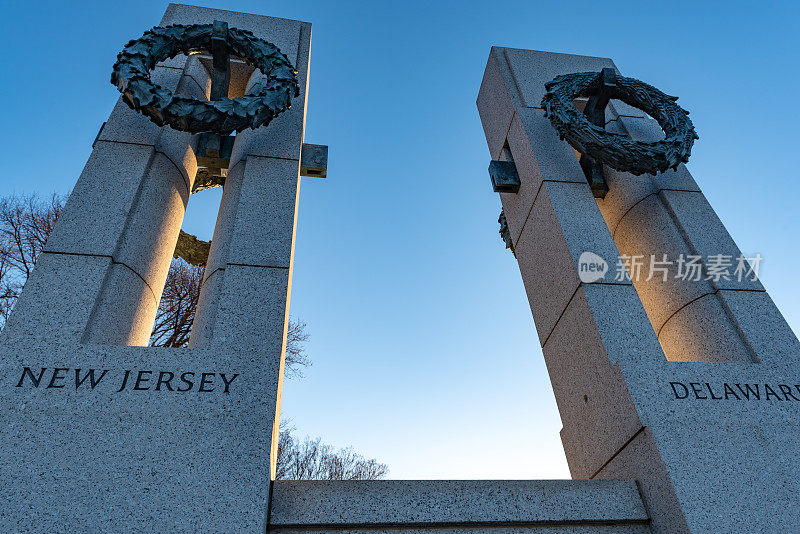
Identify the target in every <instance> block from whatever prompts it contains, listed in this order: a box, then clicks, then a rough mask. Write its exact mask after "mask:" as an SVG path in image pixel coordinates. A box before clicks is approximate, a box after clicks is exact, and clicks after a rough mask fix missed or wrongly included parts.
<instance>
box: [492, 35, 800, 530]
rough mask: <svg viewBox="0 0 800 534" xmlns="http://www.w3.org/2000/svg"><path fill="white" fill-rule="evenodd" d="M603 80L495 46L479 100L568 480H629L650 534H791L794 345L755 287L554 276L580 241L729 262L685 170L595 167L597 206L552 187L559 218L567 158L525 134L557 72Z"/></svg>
mask: <svg viewBox="0 0 800 534" xmlns="http://www.w3.org/2000/svg"><path fill="white" fill-rule="evenodd" d="M613 66H614V65H613V63H612V62H611V61H610V60H607V59H604V58H590V57H581V56H571V55H567V54H556V53H548V52H537V51H528V50H519V49H505V48H500V47H493V48H492V50H491V52H490V57H489V61H488V63H487V67H486V72H485V75H484V79H483V83H482V84H481V89H480V92H479V96H478V110H479V113H480V116H481V120H482V122H483V127H484V132H485V134H486V140H487V146H488V148H489V153H490V155H491V157H492V158H493V159H497V158H498V157H499V156H500V155H501V154H502V156H503V159H505V160H513V161H514V162H515V164H516V166H517V169H518V172H519V176H520V180H521V182H522V183H521V187H520V191H519V193H518V194H517V195H512V194H507V193H506V194H501V195H500V200H501V202H502V205H503V211H504V212H505V214H506V217H507V219H508V221H509V226H510V228H511V232H512V237H514V238H515V239H516V242H515V245H516V252H517V254H516V256H517V260H518V262H519V267H520V273H521V276H522V281H523V284H524V286H525V288H526V290H527V292H528V297H529V300H530V304H531V310H532V312H533V316H534V320H535V322H536V326H537V330H538V332H539V336H540V341H541V342H542V344H543V345H544V356H545V362H546V364H547V368H548V372H549V373H550V377H551V380H552V383H553V391H554V393H555V395H556V400H557V403H558V408H559V412H560V414H561V419H562V422H563V424H564V429H563V430H562V432H561V436H562V440H563V443H564V449H565V451H566V454H567V460H568V462H569V466H570V470H571V472H572V474H573V476H574V477H576V478H589V477H593V478H595V479H599V478H634V479H636V481H637V483H638V486H639V489H640V490H641V493H642V497H643V501H644V503H645V506H646V508H647V510H648V512H649V515H650V518H651V525H650V527H651V528H652V530H653V532H656V533H673V532H698V533H699V532H794V531H798V530H800V509H799V508H798V507H797V506H793V505H791V504H789V503H794V502H796V500H797V498H796V496H797V494H798V492H800V479H798V478H797V472H798V469H800V453H798V448H797V447H796V446H794V445H793V444H792V441H791V440H792V438H791V436H795V435H797V432H798V428H800V425H798V423H797V422H798V420H800V365H799V362H798V358H799V357H800V356H799V355H800V342H798V340H797V338H796V336H795V335H794V333H793V332H792V331H791V329H790V328H789V326H788V325H787V324H786V321H785V320H784V319H783V317H782V316H781V314H780V312H779V311H778V310H777V308H775V305H774V303H773V302H772V300H771V299H770V298H769V296H768V295H767V293H766V292H765V291H764V289H763V287H762V286H761V284H760V283H758V282H750V281H746V282H739V281H738V280H720V281H718V282H717V281H714V280H708V281H702V282H699V283H696V282H681V283H675V281H674V280H671V281H668V282H659V281H650V282H649V283H647V281H646V280H645V281H644V283H642V282H634V284H633V285H613V284H608V283H593V284H584V283H581V284H580V285H577V284H576V283H575V277H576V276H577V272H576V269H578V265H577V263H576V262H574V261H573V263H572V266H567V265H566V264H567V263H568V262H565V261H564V260H565V258H569V257H572V258H573V259H574V258H575V257H576V256H578V255H579V254H581V253H582V252H584V251H586V249H585V248H584V247H586V246H588V245H589V244H590V242H591V241H590V238H591V240H593V241H594V242H596V243H600V244H602V246H601V247H600V250H601V251H605V250H608V247H607V246H606V245H605V243H606V242H611V243H613V244H614V245H615V246H616V247H617V248H618V250H619V251H620V252H622V253H627V254H644V255H647V256H648V260H649V255H650V254H656V255H657V259H660V258H661V254H667V255H668V256H669V257H670V258H671V259H673V260H674V259H675V257H676V256H678V255H680V254H682V253H683V254H699V255H703V256H707V255H710V254H723V255H738V248H737V247H736V245H735V243H734V241H733V239H732V238H731V237H730V235H729V234H728V232H727V231H726V230H725V228H724V226H723V224H722V222H720V220H719V218H718V217H717V216H716V214H715V213H714V210H713V209H712V208H711V206H710V205H709V204H708V201H707V200H706V199H705V197H704V196H703V195H702V193H701V192H700V189H699V187H697V184H696V182H695V180H694V179H693V178H692V176H691V174H689V171H688V170H687V169H686V167H685V166H679V168H678V170H677V171H669V172H667V173H664V174H660V175H658V176H641V177H633V176H631V175H629V174H626V173H618V172H616V171H613V170H612V169H606V171H607V177H608V182H609V186H610V191H609V193H608V195H607V196H606V198H605V199H603V200H600V199H597V200H594V203H593V205H592V206H587V203H586V202H585V201H584V197H586V196H590V195H591V193H590V191H589V186H588V184H586V183H585V181H581V180H577V181H575V183H574V184H572V183H571V184H563V186H562V192H563V193H564V194H563V196H562V197H561V198H560V199H559V200H558V202H557V203H556V202H555V198H554V197H553V196H552V195H551V194H550V191H551V184H554V183H558V182H556V180H559V179H561V180H563V179H564V178H570V177H573V176H574V172H575V167H576V162H577V155H576V154H575V153H574V152H572V153H570V152H569V151H566V150H564V146H566V143H565V142H561V145H564V146H560V145H556V144H554V142H553V135H552V132H547V130H546V129H537V128H534V127H533V126H532V124H533V123H532V122H531V121H532V120H533V119H532V117H533V116H534V114H535V113H537V112H538V110H537V109H534V108H533V107H531V106H536V105H537V103H538V102H539V100H540V99H541V95H542V93H543V91H544V84H545V83H546V82H548V81H550V80H551V79H553V77H554V76H556V75H558V74H564V73H569V72H579V71H586V70H599V68H602V67H613ZM633 74H635V73H633ZM667 89H668V88H667ZM607 112H608V113H607V121H608V128H609V129H611V130H613V131H616V132H618V133H622V134H627V135H630V136H631V138H633V139H637V140H652V139H658V138H659V136H661V138H663V132H659V131H658V130H659V128H658V126H657V125H656V124H655V122H654V121H652V119H649V118H647V117H644V116H642V115H641V114H637V112H636V110H631V109H626V108H625V107H624V106H620V105H618V103H616V102H613V103H612V105H611V106H609V109H608V110H607ZM526 117H527V121H526V120H524V119H526ZM517 123H522V125H524V128H522V127H520V126H518V125H517ZM525 136H527V139H526V138H525ZM503 147H507V148H508V150H503ZM548 180H550V181H548ZM566 186H570V187H572V188H573V189H571V190H570V189H567V188H566ZM570 191H571V194H567V193H569V192H570ZM540 203H544V205H543V206H540ZM557 205H560V206H561V210H562V211H561V212H559V209H558V208H557ZM531 206H532V209H531ZM598 218H602V219H603V220H604V221H605V224H603V225H598V224H597V223H596V221H597V219H598ZM532 222H535V223H534V224H532ZM581 233H583V234H584V235H583V238H582V239H572V240H571V239H570V238H569V236H571V235H573V236H574V235H581ZM565 249H566V250H565ZM589 251H592V250H591V249H589ZM601 255H602V254H601ZM553 269H556V270H557V271H558V273H559V276H560V278H559V279H556V277H555V275H553V274H552V273H550V271H551V270H553ZM610 270H611V272H612V275H613V272H614V270H615V266H614V265H610ZM645 274H646V273H645ZM645 278H646V277H645ZM607 279H608V277H606V281H607ZM569 280H572V282H568V281H569ZM687 284H695V285H694V286H690V285H687ZM571 285H572V286H575V291H574V293H572V294H570V295H569V296H568V297H566V299H565V294H566V293H567V292H568V289H567V288H568V287H569V286H571ZM562 286H563V287H562ZM554 321H555V324H554V326H552V327H551V325H553V323H554ZM657 330H660V336H659V337H656V331H657ZM669 360H674V361H669Z"/></svg>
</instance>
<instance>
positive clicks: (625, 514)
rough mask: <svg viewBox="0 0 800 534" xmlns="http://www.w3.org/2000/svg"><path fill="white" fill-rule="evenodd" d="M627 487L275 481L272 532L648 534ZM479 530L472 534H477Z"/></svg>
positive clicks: (632, 489) (620, 483)
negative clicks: (568, 529) (572, 532)
mask: <svg viewBox="0 0 800 534" xmlns="http://www.w3.org/2000/svg"><path fill="white" fill-rule="evenodd" d="M647 523H648V517H647V513H646V512H645V509H644V507H643V506H642V502H641V498H640V496H639V492H638V490H637V489H636V484H635V483H634V482H633V481H626V480H388V481H382V480H381V481H276V482H275V486H274V488H273V500H272V507H271V514H270V532H289V531H290V530H291V531H300V532H317V531H326V530H333V529H334V528H336V529H337V532H338V529H341V528H344V529H346V531H349V532H383V531H386V529H387V528H389V527H391V528H392V530H393V531H395V532H420V531H425V532H429V531H430V530H429V529H433V532H483V531H486V532H492V533H498V532H508V533H510V532H531V531H535V532H548V531H550V530H549V529H555V528H556V527H558V528H560V529H561V530H553V531H555V532H564V529H563V527H565V526H567V527H571V529H575V531H576V532H585V533H587V534H588V533H599V532H604V533H605V532H608V533H611V532H615V533H617V532H630V533H632V532H648V527H647ZM476 529H477V530H476Z"/></svg>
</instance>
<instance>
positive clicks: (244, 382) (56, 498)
mask: <svg viewBox="0 0 800 534" xmlns="http://www.w3.org/2000/svg"><path fill="white" fill-rule="evenodd" d="M0 355H1V356H2V358H1V359H0V362H2V363H1V364H0V376H3V377H4V378H3V383H2V388H0V404H1V405H2V406H3V422H4V424H3V440H2V442H1V443H0V450H2V455H3V459H4V461H3V462H2V465H0V499H2V502H3V506H2V513H0V531H2V532H41V533H51V532H141V531H143V530H144V531H152V532H187V531H191V532H241V533H249V532H263V531H264V525H265V523H266V510H267V506H268V495H269V486H270V473H269V455H270V434H271V430H272V417H270V414H274V413H275V396H274V392H275V388H276V386H275V384H276V381H277V377H276V375H275V374H274V372H273V373H271V372H270V371H269V370H268V369H266V368H265V367H264V366H262V365H261V363H262V362H261V361H260V360H259V359H258V358H253V357H252V354H248V355H247V356H245V357H242V355H241V354H239V353H236V352H235V351H229V350H228V351H214V352H210V351H208V352H206V351H201V352H198V351H194V350H187V349H163V348H142V347H117V346H102V345H88V344H71V345H62V344H58V343H48V344H44V343H42V344H37V345H28V347H27V350H26V351H25V353H24V357H23V353H22V351H11V350H6V349H2V353H1V354H0ZM23 366H31V367H32V368H33V369H34V370H38V369H41V368H42V367H45V368H46V372H45V375H46V378H43V380H42V382H43V383H41V384H40V385H39V387H34V386H33V385H32V384H31V382H30V380H26V381H25V384H24V386H23V387H20V388H17V387H15V385H16V383H17V381H18V380H19V378H20V375H21V370H22V367H23ZM56 367H61V368H68V370H67V371H66V373H64V374H66V378H65V380H64V381H63V382H61V383H62V384H64V385H65V387H64V388H48V387H47V385H48V384H49V381H50V379H51V377H52V371H53V369H54V368H56ZM78 367H80V368H81V374H83V373H86V372H87V371H88V369H92V368H93V369H95V370H96V375H95V376H99V375H100V374H101V372H102V370H107V373H106V375H105V376H104V378H103V379H102V380H101V381H100V382H99V383H98V384H97V386H96V387H95V388H94V389H91V387H90V385H89V383H88V381H86V382H84V383H83V384H82V385H81V386H80V387H76V386H75V375H74V374H73V373H74V371H75V369H74V368H78ZM126 370H131V375H132V376H131V378H129V380H128V382H127V384H126V387H125V388H124V390H123V391H121V392H118V390H119V389H120V387H121V385H122V384H123V377H124V374H125V371H126ZM142 370H144V371H151V374H149V375H145V376H144V378H146V379H147V380H146V381H144V382H140V384H139V388H140V389H139V390H133V388H134V387H135V386H136V379H138V377H139V371H142ZM162 371H167V372H171V373H174V375H175V376H174V380H173V381H172V386H173V390H172V391H170V390H169V389H168V388H167V387H166V386H162V387H161V388H160V389H159V390H158V391H156V390H155V386H156V382H157V379H158V378H159V377H160V376H161V375H160V372H162ZM184 373H192V374H190V375H186V376H184ZM201 373H210V375H208V374H207V375H206V384H205V385H204V391H203V392H200V391H199V388H200V384H201V379H202V374H201ZM220 373H226V374H227V377H228V378H230V377H232V376H233V375H234V374H235V375H238V376H237V377H236V378H235V379H233V381H232V382H231V383H230V386H229V389H228V392H227V393H226V392H225V391H224V388H223V387H221V386H222V383H221V377H220ZM37 374H38V373H37ZM181 377H184V378H186V379H187V380H190V381H191V382H192V388H191V390H189V391H178V389H186V388H187V387H188V383H186V382H183V381H182V380H181ZM209 379H210V382H209ZM142 388H144V389H142ZM234 511H235V514H236V518H235V520H234V519H232V516H231V514H232V513H233V512H234Z"/></svg>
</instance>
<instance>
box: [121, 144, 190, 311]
mask: <svg viewBox="0 0 800 534" xmlns="http://www.w3.org/2000/svg"><path fill="white" fill-rule="evenodd" d="M188 202H189V193H188V190H187V189H186V184H185V182H184V177H183V176H182V175H181V173H179V172H178V170H177V169H176V168H175V166H174V164H173V163H172V162H171V161H170V160H168V159H167V158H166V157H165V156H164V155H163V154H160V153H157V154H156V155H155V157H154V158H153V160H152V162H151V164H150V168H149V169H148V171H147V175H146V176H145V177H144V179H143V181H142V186H141V189H140V191H139V194H138V197H137V201H136V203H135V205H134V206H133V209H132V210H131V212H130V213H129V214H128V220H127V224H126V227H125V231H124V233H123V235H122V238H121V240H120V242H119V245H118V247H117V250H116V251H115V253H114V260H115V261H117V262H121V263H124V264H125V265H127V266H128V267H129V268H130V269H131V270H132V271H134V272H135V273H136V274H137V275H138V276H140V277H141V278H142V279H143V280H145V281H146V282H147V284H148V285H150V287H152V288H153V291H154V293H155V298H156V300H158V299H160V298H161V291H162V289H163V286H164V281H165V280H166V277H167V271H168V270H169V264H170V261H171V259H172V254H173V252H174V251H175V244H176V243H177V241H178V233H179V231H180V228H181V223H182V222H183V216H184V213H185V212H186V204H187V203H188Z"/></svg>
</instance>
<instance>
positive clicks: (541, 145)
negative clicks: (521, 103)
mask: <svg viewBox="0 0 800 534" xmlns="http://www.w3.org/2000/svg"><path fill="white" fill-rule="evenodd" d="M517 115H518V116H519V117H520V119H521V122H522V126H523V127H524V131H525V138H524V139H525V140H526V141H527V143H528V144H529V146H530V151H531V152H532V153H533V156H534V158H535V159H534V160H533V161H534V164H535V165H536V167H538V169H539V173H540V174H541V176H542V178H543V179H545V180H558V181H565V182H585V181H586V175H585V174H583V170H582V169H581V166H580V160H579V159H578V154H577V153H576V152H575V150H574V149H573V148H572V146H570V144H569V143H568V142H567V141H566V140H562V139H559V137H558V131H556V129H555V128H553V124H552V123H551V122H550V119H548V118H547V117H545V116H544V111H542V110H538V109H521V110H519V111H518V112H517ZM512 131H513V132H514V133H516V132H517V131H518V130H516V129H515V128H514V127H512ZM516 143H517V139H515V138H512V137H510V136H509V146H510V147H511V152H512V154H513V153H514V152H515V150H514V146H515V145H516ZM515 158H516V156H515ZM516 159H518V158H516Z"/></svg>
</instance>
